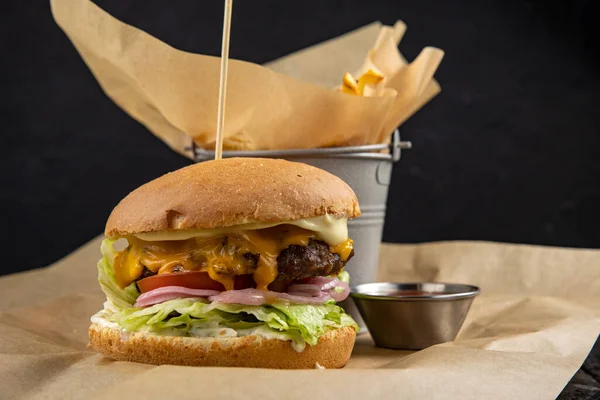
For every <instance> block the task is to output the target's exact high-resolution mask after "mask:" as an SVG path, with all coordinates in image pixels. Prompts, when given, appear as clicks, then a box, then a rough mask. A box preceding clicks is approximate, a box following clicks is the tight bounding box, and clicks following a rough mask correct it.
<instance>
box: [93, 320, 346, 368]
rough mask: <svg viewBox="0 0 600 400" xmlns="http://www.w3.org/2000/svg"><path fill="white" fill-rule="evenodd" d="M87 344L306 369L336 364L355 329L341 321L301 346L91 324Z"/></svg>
mask: <svg viewBox="0 0 600 400" xmlns="http://www.w3.org/2000/svg"><path fill="white" fill-rule="evenodd" d="M89 334H90V346H91V347H92V348H93V349H95V350H96V351H98V352H99V353H102V354H104V355H105V356H107V357H111V358H114V359H115V360H119V361H134V362H140V363H146V364H174V365H193V366H211V367H247V368H280V369H309V368H315V366H316V363H318V364H319V365H320V366H322V367H325V368H342V367H343V366H344V365H346V363H347V362H348V359H349V358H350V353H352V348H353V347H354V340H355V338H356V331H355V330H354V328H351V327H344V328H340V329H335V330H332V331H329V332H327V333H326V334H325V335H324V336H322V337H321V338H320V339H319V342H318V343H317V345H315V346H310V345H306V348H305V349H304V351H303V352H300V353H299V352H297V351H295V350H294V349H292V346H291V342H289V341H285V340H278V339H265V338H263V337H261V336H243V337H237V338H194V337H177V336H159V335H155V334H150V333H144V332H135V333H130V332H124V331H122V330H121V329H117V328H109V327H102V326H100V325H97V324H92V325H91V326H90V328H89Z"/></svg>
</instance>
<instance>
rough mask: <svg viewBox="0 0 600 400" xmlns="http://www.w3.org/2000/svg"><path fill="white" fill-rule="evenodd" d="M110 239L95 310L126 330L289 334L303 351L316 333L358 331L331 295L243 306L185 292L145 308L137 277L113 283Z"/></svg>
mask: <svg viewBox="0 0 600 400" xmlns="http://www.w3.org/2000/svg"><path fill="white" fill-rule="evenodd" d="M113 243H114V242H113V241H111V240H108V239H105V240H104V241H103V242H102V247H101V250H102V259H101V260H100V261H99V262H98V281H99V282H100V286H101V287H102V290H103V291H104V293H105V294H106V297H107V302H106V303H105V308H104V310H102V311H101V312H99V313H98V314H97V315H96V316H98V317H100V318H102V319H106V320H107V321H109V322H115V323H117V324H118V325H119V326H120V327H121V328H123V329H124V330H126V331H129V332H151V333H155V334H160V335H177V336H194V337H237V336H248V335H258V336H262V337H265V338H267V339H280V340H289V341H291V342H292V346H293V348H294V349H296V350H297V351H302V350H303V349H304V347H305V346H306V344H307V343H308V344H309V345H311V346H314V345H316V344H317V342H318V341H319V338H320V337H321V336H323V335H324V334H325V333H327V332H328V331H330V330H332V329H337V328H342V327H346V326H351V327H353V328H354V329H356V331H358V325H356V322H354V320H353V319H352V318H351V317H350V316H348V315H347V314H346V313H344V310H343V309H342V308H340V307H339V306H337V305H335V304H334V301H331V302H328V303H326V304H321V305H302V304H285V303H282V304H271V305H264V306H246V305H241V304H221V303H208V302H207V301H206V300H205V299H197V298H193V299H190V298H187V299H174V300H169V301H166V302H164V303H160V304H155V305H153V306H150V307H146V308H137V307H134V306H133V304H134V303H135V301H136V299H137V297H138V296H139V295H140V293H139V291H138V289H137V286H136V284H135V283H132V284H131V285H129V286H127V287H126V288H124V289H121V288H120V287H119V285H118V284H117V282H116V279H115V273H114V269H113V260H114V257H115V250H114V248H113ZM342 274H344V272H342ZM342 274H340V276H342ZM345 274H346V275H347V273H345ZM345 278H346V279H347V277H345ZM340 280H342V279H340ZM96 316H94V317H96Z"/></svg>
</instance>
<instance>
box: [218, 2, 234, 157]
mask: <svg viewBox="0 0 600 400" xmlns="http://www.w3.org/2000/svg"><path fill="white" fill-rule="evenodd" d="M232 8H233V0H225V14H224V16H223V43H222V46H221V78H220V80H219V108H218V112H217V141H216V144H215V160H220V159H221V158H222V157H223V129H224V128H225V96H226V93H227V63H228V61H229V33H230V31H231V9H232Z"/></svg>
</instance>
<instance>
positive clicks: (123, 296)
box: [98, 239, 140, 308]
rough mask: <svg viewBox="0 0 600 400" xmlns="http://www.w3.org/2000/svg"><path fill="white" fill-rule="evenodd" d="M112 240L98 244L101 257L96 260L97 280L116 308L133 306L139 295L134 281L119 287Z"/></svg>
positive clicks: (105, 240)
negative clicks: (114, 266) (123, 287)
mask: <svg viewBox="0 0 600 400" xmlns="http://www.w3.org/2000/svg"><path fill="white" fill-rule="evenodd" d="M113 243H114V241H112V240H108V239H104V240H103V241H102V245H101V246H100V251H101V252H102V259H100V261H98V282H99V283H100V287H101V288H102V291H103V292H104V294H105V295H106V298H107V299H108V300H110V301H111V302H112V303H113V304H114V305H115V306H116V307H118V308H129V307H133V304H134V303H135V300H136V299H137V298H138V296H139V295H140V292H139V291H138V289H137V286H136V284H135V283H132V284H131V285H129V286H127V287H126V288H125V289H121V288H120V287H119V285H118V284H117V280H116V279H115V270H114V268H113V261H114V258H115V250H114V248H113Z"/></svg>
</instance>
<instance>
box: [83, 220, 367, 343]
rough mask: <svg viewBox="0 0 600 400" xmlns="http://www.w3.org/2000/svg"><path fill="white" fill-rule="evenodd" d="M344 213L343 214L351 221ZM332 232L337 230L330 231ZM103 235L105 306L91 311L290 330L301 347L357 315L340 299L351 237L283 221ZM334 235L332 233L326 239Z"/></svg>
mask: <svg viewBox="0 0 600 400" xmlns="http://www.w3.org/2000/svg"><path fill="white" fill-rule="evenodd" d="M344 222H345V221H344ZM327 239H329V240H327ZM127 241H128V246H127V248H125V249H124V250H122V251H119V252H115V251H114V249H113V247H112V246H113V242H112V241H110V240H105V241H104V242H103V245H102V252H103V256H104V257H103V259H102V260H101V261H100V263H99V265H98V269H99V281H100V284H101V286H102V289H103V290H104V292H105V293H106V295H107V303H106V304H105V309H104V310H102V311H101V312H99V313H98V314H96V315H95V316H94V317H93V318H92V321H93V322H95V323H100V324H108V325H110V326H113V327H120V328H121V329H124V330H126V331H144V332H152V333H156V334H162V335H184V336H211V337H236V336H246V335H259V336H263V337H267V338H276V339H282V340H290V341H292V344H293V346H294V348H295V349H296V350H299V351H300V350H302V349H303V348H304V346H305V345H306V343H308V344H310V345H314V344H316V343H317V342H318V339H319V338H320V337H321V336H322V335H324V334H325V333H326V332H327V331H329V330H331V329H338V328H341V327H344V326H352V327H354V328H355V329H358V327H357V326H356V324H355V322H354V321H353V320H352V318H350V317H349V316H348V315H346V314H345V313H344V312H343V310H342V309H341V308H340V307H339V306H337V305H336V304H335V303H336V301H341V300H343V299H344V298H345V297H347V295H348V291H349V289H348V275H347V273H345V272H344V271H343V268H344V266H345V264H346V262H347V261H348V260H349V259H350V258H351V257H352V256H353V254H354V250H353V242H352V240H351V239H348V238H345V239H344V240H337V241H336V242H333V243H332V240H331V239H330V238H329V237H327V236H326V235H322V234H320V233H319V232H315V231H311V230H308V229H304V228H301V227H299V226H296V225H291V224H285V225H278V226H274V227H269V228H264V229H255V230H240V231H237V232H236V231H232V232H227V233H225V234H220V235H213V236H206V235H204V236H198V237H192V238H184V239H182V240H160V241H149V240H142V239H140V238H138V237H136V236H131V237H127ZM328 242H329V243H328Z"/></svg>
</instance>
